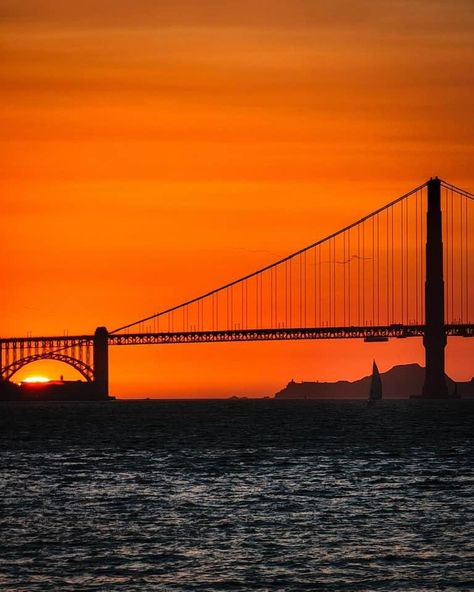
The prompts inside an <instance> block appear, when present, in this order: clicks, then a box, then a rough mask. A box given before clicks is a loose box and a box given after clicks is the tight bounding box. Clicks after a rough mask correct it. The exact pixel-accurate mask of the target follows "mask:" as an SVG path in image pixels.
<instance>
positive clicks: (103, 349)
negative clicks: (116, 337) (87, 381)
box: [94, 327, 109, 397]
mask: <svg viewBox="0 0 474 592" xmlns="http://www.w3.org/2000/svg"><path fill="white" fill-rule="evenodd" d="M94 383H95V385H96V388H97V392H98V393H100V394H101V395H102V396H104V397H108V396H109V332H108V331H107V329H106V328H105V327H97V329H96V330H95V334H94Z"/></svg>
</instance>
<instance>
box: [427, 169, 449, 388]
mask: <svg viewBox="0 0 474 592" xmlns="http://www.w3.org/2000/svg"><path fill="white" fill-rule="evenodd" d="M427 188H428V209H427V215H426V281H425V333H424V336H423V345H424V346H425V384H424V386H423V394H422V396H423V398H427V399H439V398H444V397H447V396H448V387H447V385H446V378H445V369H444V366H445V348H446V330H445V322H444V276H443V237H442V215H441V182H440V180H439V179H438V178H437V177H435V178H434V179H430V180H429V181H428V184H427Z"/></svg>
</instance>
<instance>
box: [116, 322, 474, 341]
mask: <svg viewBox="0 0 474 592" xmlns="http://www.w3.org/2000/svg"><path fill="white" fill-rule="evenodd" d="M424 330H425V326H424V325H390V326H381V327H315V328H306V327H305V328H278V329H235V330H232V331H186V332H174V333H173V332H171V333H170V332H161V333H129V334H126V333H123V334H117V333H114V334H112V335H109V345H152V344H165V343H169V344H171V343H220V342H232V341H285V340H296V339H365V340H366V341H385V340H387V339H389V338H398V339H403V338H407V337H422V336H423V334H424ZM446 335H447V336H450V337H474V325H447V326H446Z"/></svg>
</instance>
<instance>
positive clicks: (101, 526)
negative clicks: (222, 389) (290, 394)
mask: <svg viewBox="0 0 474 592" xmlns="http://www.w3.org/2000/svg"><path fill="white" fill-rule="evenodd" d="M473 435H474V401H472V402H471V401H453V402H422V401H384V402H382V403H381V404H380V405H378V406H376V407H374V408H367V407H366V406H365V404H364V403H363V402H355V401H354V402H351V401H345V402H332V401H326V402H321V401H319V402H318V401H300V402H298V401H294V402H291V401H269V400H259V401H252V400H240V401H181V402H179V401H136V402H133V401H115V402H110V403H37V404H36V403H33V404H31V403H30V404H28V403H26V404H25V403H23V404H21V403H16V404H13V403H2V404H1V405H0V473H1V483H0V487H1V491H0V508H1V513H0V589H1V590H2V592H8V591H16V592H19V591H21V592H34V591H39V590H41V591H48V592H49V591H55V590H58V591H59V590H60V591H69V590H70V591H75V592H76V591H82V590H88V591H89V590H91V591H92V590H100V591H103V590H111V591H115V590H127V591H135V590H136V591H148V590H164V591H175V590H176V591H186V592H187V591H193V590H203V591H210V592H212V591H217V590H235V591H236V590H243V591H245V590H259V591H264V590H268V591H285V592H287V591H293V590H294V591H298V590H318V591H319V590H323V591H326V590H327V591H332V590H338V591H344V592H351V591H361V590H363V591H369V590H399V591H404V592H407V591H417V592H420V591H423V590H426V591H428V590H429V591H433V590H448V591H449V590H474V440H473Z"/></svg>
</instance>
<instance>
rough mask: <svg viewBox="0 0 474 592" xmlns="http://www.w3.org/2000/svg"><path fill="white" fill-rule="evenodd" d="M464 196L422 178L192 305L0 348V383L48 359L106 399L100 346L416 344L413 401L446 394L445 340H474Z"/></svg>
mask: <svg viewBox="0 0 474 592" xmlns="http://www.w3.org/2000/svg"><path fill="white" fill-rule="evenodd" d="M473 231H474V195H473V194H471V193H469V192H467V191H464V190H462V189H459V188H457V187H455V186H453V185H450V184H449V183H447V182H445V181H442V180H440V179H438V178H432V179H430V180H429V181H427V182H426V183H424V184H423V185H420V186H419V187H416V188H415V189H413V190H411V191H409V192H408V193H406V194H404V195H403V196H401V197H399V198H397V199H395V200H393V201H391V202H390V203H388V204H387V205H385V206H383V207H381V208H379V209H378V210H376V211H375V212H372V213H370V214H369V215H367V216H365V217H364V218H362V219H360V220H357V221H356V222H354V223H353V224H351V225H349V226H347V227H345V228H342V229H341V230H339V231H338V232H335V233H333V234H331V235H329V236H327V237H324V238H322V239H320V240H318V241H316V242H315V243H313V244H311V245H309V246H307V247H305V248H303V249H300V250H298V251H296V252H294V253H291V254H290V255H288V256H287V257H285V258H283V259H280V260H279V261H276V262H274V263H272V264H270V265H268V266H266V267H264V268H262V269H259V270H257V271H255V272H253V273H250V274H248V275H246V276H244V277H242V278H239V279H237V280H235V281H233V282H230V283H228V284H225V285H223V286H219V287H218V288H216V289H213V290H211V291H209V292H207V293H205V294H202V295H200V296H197V297H196V298H193V299H192V300H188V301H186V302H183V303H180V304H177V305H176V306H173V307H171V308H167V309H165V310H162V311H159V312H156V313H153V314H151V315H148V316H147V317H145V318H141V319H139V320H138V321H133V322H130V323H127V324H125V325H122V326H120V327H118V328H116V329H114V330H112V331H110V332H109V331H108V330H107V329H106V328H105V327H98V328H97V329H96V331H95V333H94V334H93V335H88V334H84V335H75V336H34V337H33V336H28V337H10V338H3V339H0V371H1V380H11V379H12V378H13V377H14V375H15V374H16V373H17V372H18V371H19V370H20V369H21V368H23V367H24V366H26V365H27V364H30V363H32V362H36V361H38V360H44V359H50V360H57V361H60V362H64V363H66V364H69V365H70V366H72V367H73V368H75V369H76V370H77V371H78V372H79V373H80V374H81V375H82V376H83V377H84V379H85V380H86V381H90V382H95V383H96V387H97V389H98V390H99V391H100V392H101V393H102V394H103V395H104V396H106V395H107V394H108V388H109V362H108V348H109V346H130V345H155V344H158V345H162V344H176V343H181V344H183V343H220V342H230V341H232V342H233V341H274V340H293V339H363V340H365V341H372V342H376V341H386V340H388V339H391V338H399V339H401V338H409V337H418V338H422V339H423V344H424V347H425V366H426V370H425V373H426V376H425V385H424V388H423V396H424V397H427V398H432V397H445V396H447V394H448V393H447V387H446V382H445V347H446V343H447V339H448V337H451V336H457V337H467V338H469V337H474V253H473V249H474V240H473V239H471V238H470V235H471V234H472V233H473Z"/></svg>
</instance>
